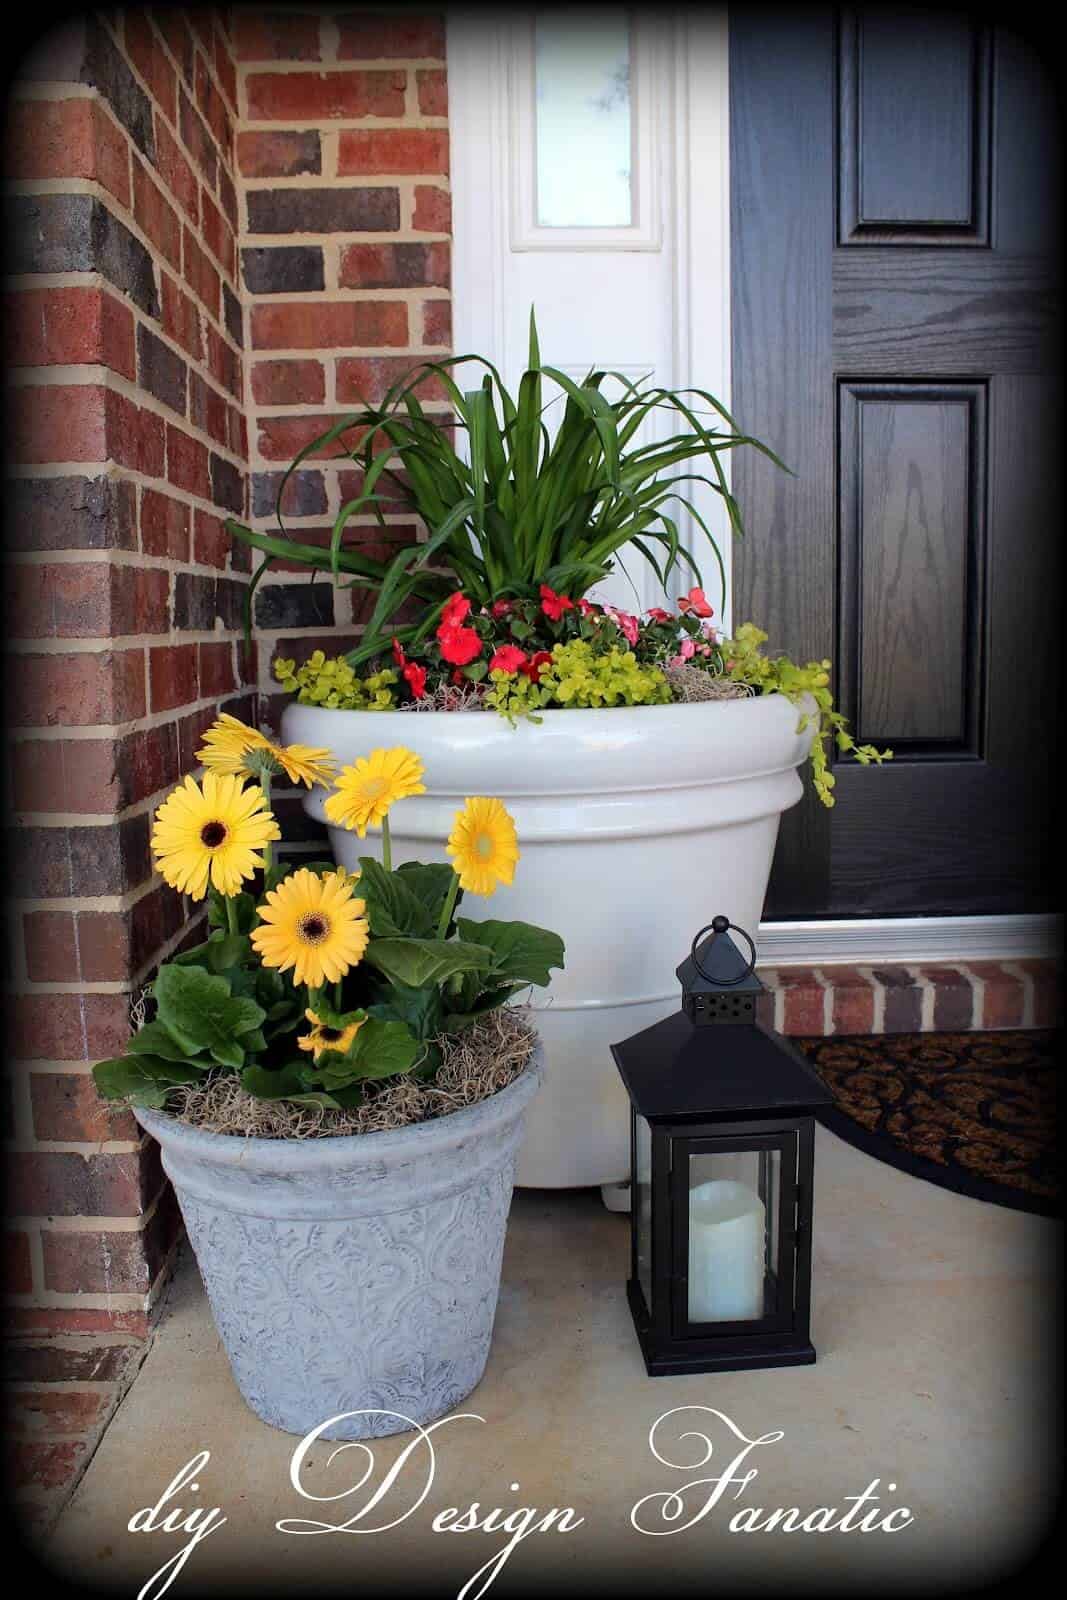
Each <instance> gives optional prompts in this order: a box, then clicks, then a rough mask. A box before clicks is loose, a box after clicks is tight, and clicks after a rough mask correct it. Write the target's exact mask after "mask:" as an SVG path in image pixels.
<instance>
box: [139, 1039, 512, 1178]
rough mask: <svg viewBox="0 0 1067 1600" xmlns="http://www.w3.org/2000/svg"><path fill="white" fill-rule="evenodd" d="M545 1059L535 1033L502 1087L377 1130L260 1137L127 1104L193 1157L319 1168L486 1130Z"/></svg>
mask: <svg viewBox="0 0 1067 1600" xmlns="http://www.w3.org/2000/svg"><path fill="white" fill-rule="evenodd" d="M543 1060H544V1055H543V1047H542V1044H541V1041H540V1039H538V1041H537V1043H536V1044H535V1046H534V1052H533V1055H532V1056H531V1057H530V1060H529V1061H528V1062H527V1064H526V1066H525V1067H524V1068H523V1070H522V1072H521V1073H520V1074H519V1076H518V1077H517V1078H515V1079H514V1080H513V1081H512V1082H511V1083H509V1084H508V1085H507V1087H506V1088H505V1089H498V1090H497V1091H496V1093H495V1094H491V1095H489V1096H488V1097H487V1098H486V1099H485V1100H479V1101H477V1102H476V1103H475V1104H474V1105H471V1106H462V1107H461V1108H460V1109H459V1110H458V1111H449V1112H446V1113H445V1115H444V1116H441V1117H429V1118H427V1119H426V1120H425V1121H423V1122H411V1123H408V1124H407V1125H406V1126H405V1127H403V1128H389V1129H383V1130H380V1131H378V1132H376V1133H345V1134H337V1135H336V1136H327V1137H324V1138H320V1139H263V1138H257V1137H255V1136H245V1135H242V1134H234V1133H216V1132H214V1131H213V1130H211V1129H207V1128H194V1127H193V1126H191V1124H189V1123H186V1122H182V1121H181V1120H180V1118H178V1117H176V1116H174V1114H173V1113H172V1112H169V1111H155V1110H150V1109H148V1108H147V1107H144V1106H133V1107H132V1108H131V1109H132V1110H133V1114H134V1116H135V1117H136V1118H137V1121H138V1122H139V1123H140V1124H141V1126H142V1128H144V1129H145V1130H146V1132H148V1133H150V1134H151V1135H152V1136H153V1138H155V1139H157V1140H158V1141H159V1143H160V1144H163V1143H164V1142H166V1144H167V1145H169V1146H170V1147H171V1148H172V1149H175V1150H178V1151H180V1152H181V1154H182V1155H184V1156H186V1157H189V1158H191V1159H193V1160H200V1161H210V1162H211V1163H213V1164H214V1165H216V1166H225V1167H240V1168H243V1169H244V1170H246V1171H252V1172H278V1171H283V1170H284V1171H287V1172H292V1171H294V1170H295V1171H298V1172H299V1171H308V1170H314V1169H317V1170H319V1171H321V1170H322V1169H324V1168H327V1167H332V1166H346V1167H348V1166H352V1165H353V1164H357V1165H363V1164H371V1163H378V1162H383V1161H384V1162H389V1161H396V1160H398V1159H404V1158H405V1157H411V1156H414V1155H417V1154H418V1153H419V1151H420V1150H425V1149H426V1148H427V1147H428V1146H429V1145H431V1144H432V1145H433V1146H434V1148H435V1149H438V1150H443V1149H446V1148H447V1147H448V1146H449V1145H452V1144H460V1143H462V1142H463V1141H464V1140H466V1139H467V1138H468V1137H469V1136H470V1135H471V1134H472V1133H477V1132H484V1131H487V1129H489V1128H491V1127H492V1126H493V1125H495V1124H496V1123H497V1122H500V1121H504V1120H506V1119H507V1118H508V1117H509V1116H511V1115H512V1114H513V1113H514V1111H515V1108H516V1102H519V1104H520V1106H521V1105H522V1104H524V1103H525V1102H526V1101H528V1100H529V1099H530V1097H531V1096H532V1095H533V1093H534V1091H535V1090H536V1088H537V1086H538V1084H539V1083H540V1081H541V1078H542V1076H543V1072H544V1067H543ZM331 1158H332V1159H331Z"/></svg>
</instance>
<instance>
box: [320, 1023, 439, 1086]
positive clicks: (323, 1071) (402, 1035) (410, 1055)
mask: <svg viewBox="0 0 1067 1600" xmlns="http://www.w3.org/2000/svg"><path fill="white" fill-rule="evenodd" d="M422 1050H423V1047H422V1045H421V1044H420V1043H419V1041H418V1040H417V1039H416V1038H414V1036H413V1035H412V1032H411V1030H410V1028H408V1027H407V1026H406V1024H405V1023H403V1022H382V1021H380V1020H379V1019H378V1018H376V1017H370V1018H368V1020H367V1021H366V1022H365V1023H364V1024H363V1026H362V1028H360V1030H359V1032H358V1033H357V1034H356V1037H355V1038H354V1039H353V1040H352V1044H351V1046H350V1047H349V1049H348V1051H347V1053H346V1054H345V1055H343V1056H342V1055H339V1054H338V1052H337V1051H336V1050H324V1051H323V1052H322V1054H321V1055H320V1056H319V1058H318V1060H317V1061H316V1062H315V1064H314V1068H313V1069H312V1070H313V1072H314V1075H315V1077H321V1078H322V1080H323V1084H324V1086H325V1088H326V1089H327V1091H328V1092H330V1093H332V1092H333V1091H334V1090H335V1089H340V1088H344V1086H345V1085H346V1084H349V1083H354V1082H355V1081H356V1080H357V1079H362V1078H393V1077H395V1076H396V1075H397V1073H400V1072H410V1070H411V1068H412V1067H413V1066H414V1065H415V1063H416V1061H417V1060H418V1059H419V1057H420V1056H421V1055H422Z"/></svg>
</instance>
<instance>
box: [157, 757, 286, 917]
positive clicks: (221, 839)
mask: <svg viewBox="0 0 1067 1600" xmlns="http://www.w3.org/2000/svg"><path fill="white" fill-rule="evenodd" d="M281 836H282V835H281V829H280V828H279V827H278V824H277V822H275V820H274V817H273V816H272V814H271V813H270V812H269V811H268V810H267V809H266V800H265V797H264V794H263V790H262V789H261V788H260V787H259V786H258V784H250V785H249V787H248V788H247V789H246V788H244V787H243V785H242V783H241V780H240V778H235V777H219V776H218V775H217V774H216V773H214V772H205V774H204V787H203V790H202V791H201V789H200V786H199V785H198V784H197V781H196V779H195V778H186V780H185V782H184V783H183V784H182V785H181V786H180V787H179V788H177V789H175V790H174V792H173V794H170V795H168V797H167V799H166V800H164V802H163V804H162V805H161V806H160V807H159V809H158V810H157V811H156V825H155V827H154V828H153V830H152V854H153V855H154V856H155V857H156V861H157V865H158V867H159V870H160V872H161V873H162V874H163V877H164V878H165V879H166V881H167V882H168V883H169V884H170V886H171V888H172V889H177V890H179V891H180V892H181V893H182V894H188V895H191V896H192V898H193V899H194V900H202V899H203V898H204V896H205V894H206V893H207V886H208V881H209V880H210V881H211V883H213V884H214V886H215V888H216V889H218V890H219V892H220V893H221V894H224V895H227V896H229V895H235V894H239V893H240V892H241V883H242V880H243V879H245V878H250V877H251V876H252V874H253V873H254V872H255V870H256V868H257V867H262V866H263V857H262V856H261V855H257V853H256V852H257V851H260V850H262V849H264V847H265V846H266V845H267V844H269V843H270V841H271V840H272V839H280V838H281Z"/></svg>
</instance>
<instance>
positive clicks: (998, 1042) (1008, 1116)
mask: <svg viewBox="0 0 1067 1600" xmlns="http://www.w3.org/2000/svg"><path fill="white" fill-rule="evenodd" d="M1062 1037H1063V1036H1062V1034H1058V1033H1053V1032H1041V1031H1035V1032H1026V1033H914V1034H890V1035H887V1036H885V1037H880V1038H871V1037H865V1038H830V1039H822V1038H820V1039H795V1040H793V1041H792V1042H793V1043H794V1044H796V1045H797V1046H798V1047H799V1048H800V1049H801V1050H803V1052H804V1053H805V1055H806V1056H807V1057H808V1059H809V1060H810V1062H811V1064H812V1066H813V1067H814V1068H815V1069H816V1071H817V1072H818V1073H819V1074H820V1076H821V1077H822V1079H823V1081H824V1082H825V1083H826V1086H827V1088H829V1089H830V1090H832V1092H833V1095H834V1104H833V1106H831V1107H828V1108H827V1109H826V1110H825V1111H823V1112H820V1113H819V1121H820V1122H822V1124H823V1125H824V1127H827V1128H829V1129H830V1130H831V1132H833V1133H836V1134H838V1135H839V1136H840V1137H841V1138H842V1139H844V1140H845V1141H846V1142H847V1143H848V1144H852V1145H855V1146H856V1147H857V1149H860V1150H863V1151H866V1153H867V1154H868V1155H871V1156H874V1157H875V1159H876V1160H878V1161H884V1162H886V1163H888V1165H889V1166H891V1167H898V1168H899V1169H900V1170H901V1171H902V1172H910V1173H912V1174H913V1175H914V1176H916V1177H919V1178H925V1179H926V1180H927V1182H929V1183H936V1184H939V1185H940V1186H941V1187H942V1188H943V1189H953V1190H955V1192H956V1193H957V1194H966V1195H971V1196H972V1197H973V1198H974V1199H976V1200H988V1201H992V1203H993V1204H994V1205H1000V1206H1011V1207H1013V1208H1014V1209H1015V1210H1018V1211H1035V1212H1039V1213H1040V1214H1042V1215H1044V1216H1059V1215H1060V1211H1061V1191H1060V1172H1059V1161H1058V1155H1057V1151H1056V1140H1055V1132H1056V1128H1055V1124H1056V1078H1057V1075H1058V1070H1059V1069H1058V1056H1059V1053H1060V1044H1061V1040H1062Z"/></svg>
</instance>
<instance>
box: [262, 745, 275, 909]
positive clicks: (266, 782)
mask: <svg viewBox="0 0 1067 1600" xmlns="http://www.w3.org/2000/svg"><path fill="white" fill-rule="evenodd" d="M259 782H260V786H261V788H262V790H263V801H264V804H265V806H266V808H267V810H268V811H269V810H270V773H269V772H266V771H264V772H262V773H261V774H260V779H259ZM273 865H274V847H273V844H272V842H271V840H270V839H268V840H267V842H266V844H265V845H264V846H263V882H264V884H266V881H267V875H268V874H269V872H270V869H271V867H272V866H273Z"/></svg>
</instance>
